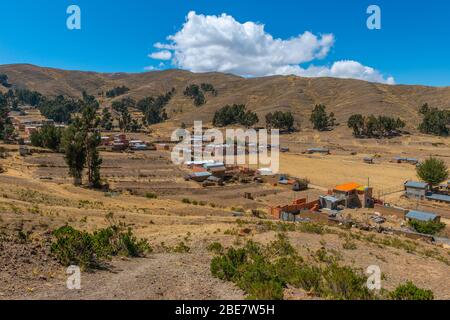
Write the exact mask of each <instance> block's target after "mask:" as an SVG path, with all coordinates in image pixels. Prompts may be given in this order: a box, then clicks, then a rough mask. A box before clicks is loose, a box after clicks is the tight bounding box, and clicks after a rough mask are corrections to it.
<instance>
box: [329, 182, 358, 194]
mask: <svg viewBox="0 0 450 320" xmlns="http://www.w3.org/2000/svg"><path fill="white" fill-rule="evenodd" d="M359 187H361V185H359V184H357V183H354V182H350V183H346V184H342V185H340V186H336V187H335V188H334V190H337V191H342V192H349V191H352V190H355V189H358V188H359Z"/></svg>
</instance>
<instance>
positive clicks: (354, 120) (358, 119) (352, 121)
mask: <svg viewBox="0 0 450 320" xmlns="http://www.w3.org/2000/svg"><path fill="white" fill-rule="evenodd" d="M364 120H365V119H364V117H363V116H362V115H361V114H353V115H351V116H350V118H348V121H347V126H348V127H349V128H351V129H352V130H353V135H354V136H355V137H361V136H362V135H363V133H364Z"/></svg>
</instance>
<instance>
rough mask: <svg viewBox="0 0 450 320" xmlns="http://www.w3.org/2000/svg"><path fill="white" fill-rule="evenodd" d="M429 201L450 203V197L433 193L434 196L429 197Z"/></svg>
mask: <svg viewBox="0 0 450 320" xmlns="http://www.w3.org/2000/svg"><path fill="white" fill-rule="evenodd" d="M427 199H430V200H436V201H444V202H449V203H450V196H446V195H444V194H437V193H433V194H432V195H429V196H427Z"/></svg>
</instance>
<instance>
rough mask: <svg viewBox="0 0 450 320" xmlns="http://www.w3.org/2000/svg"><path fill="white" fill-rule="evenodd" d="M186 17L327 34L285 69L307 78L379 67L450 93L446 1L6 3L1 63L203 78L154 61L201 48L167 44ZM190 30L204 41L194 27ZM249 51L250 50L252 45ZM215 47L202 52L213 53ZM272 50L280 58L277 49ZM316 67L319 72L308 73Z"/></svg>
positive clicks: (291, 33) (1, 12)
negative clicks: (161, 47) (372, 15)
mask: <svg viewBox="0 0 450 320" xmlns="http://www.w3.org/2000/svg"><path fill="white" fill-rule="evenodd" d="M71 4H76V5H78V6H79V7H80V8H81V13H82V14H81V18H82V29H81V30H74V31H70V30H68V29H67V28H66V19H67V16H68V15H67V14H66V9H67V7H68V6H69V5H71ZM371 4H377V5H379V6H380V8H381V10H382V29H381V30H369V29H368V28H367V27H366V19H367V17H368V15H367V14H366V9H367V7H368V6H369V5H371ZM190 11H195V12H196V14H197V18H198V17H201V15H205V16H209V15H211V16H212V15H215V16H217V15H220V14H222V13H226V14H227V15H229V17H230V18H231V17H232V19H234V21H235V22H236V26H237V28H238V27H239V26H240V24H241V23H244V22H247V21H251V22H253V23H255V25H257V24H264V26H265V28H264V31H265V33H266V34H270V35H271V36H272V37H273V38H275V39H278V38H279V39H283V40H285V41H288V40H289V39H292V38H294V37H298V36H299V35H302V34H304V33H305V32H306V31H309V32H311V33H312V34H313V35H314V36H315V37H317V39H319V40H320V39H321V37H322V36H323V35H324V34H332V35H333V44H332V45H330V46H329V48H328V49H329V50H328V51H327V54H325V55H323V56H320V57H319V55H317V56H315V57H314V58H311V59H303V60H302V59H300V60H301V61H300V60H299V61H298V62H299V63H298V65H299V68H300V69H299V68H297V66H296V65H297V63H296V62H292V61H291V62H289V63H288V64H289V67H292V64H294V67H295V68H297V69H299V70H300V71H299V72H300V74H301V75H303V74H310V73H311V74H314V73H318V72H319V71H320V70H321V71H320V72H325V74H326V75H328V74H331V75H333V73H331V71H330V70H332V67H333V64H334V63H335V62H337V61H347V60H352V61H356V62H358V64H360V67H362V66H368V67H372V68H374V69H375V70H376V72H377V75H378V76H380V77H382V79H383V80H386V79H388V78H389V77H393V78H395V83H397V84H426V85H437V86H450V59H449V57H450V41H449V40H450V22H448V21H450V2H448V1H444V0H429V1H407V0H371V1H365V0H342V1H335V0H329V1H309V0H308V1H301V0H276V1H273V0H272V1H268V0H259V1H256V0H214V1H213V0H170V1H153V0H127V1H122V0H114V1H111V0H71V1H66V0H58V1H54V0H42V1H38V0H34V1H32V0H15V1H2V2H1V3H0V30H1V31H0V64H9V63H32V64H37V65H41V66H49V67H57V68H63V69H71V70H89V71H101V72H119V71H123V72H143V71H144V68H146V67H147V68H148V67H150V68H151V67H154V68H163V69H164V68H173V67H181V68H185V69H191V70H194V71H196V70H203V69H204V68H205V65H204V64H202V65H201V66H199V63H200V62H204V61H200V62H199V61H193V62H192V61H191V60H192V59H191V58H195V57H188V58H189V59H185V60H186V61H185V62H184V63H179V64H177V63H176V62H172V61H171V60H155V59H151V58H149V57H148V55H149V54H150V53H154V52H158V49H156V48H154V44H155V43H157V42H161V43H165V44H171V45H172V46H175V47H176V48H175V49H173V51H171V53H172V55H171V56H172V57H175V56H176V55H178V57H180V56H183V57H185V55H189V52H191V54H192V52H195V51H192V50H191V49H192V48H191V47H189V46H197V45H198V43H194V44H192V43H191V44H184V45H181V44H180V43H181V42H182V41H186V37H185V38H182V37H179V39H178V41H180V43H173V41H168V40H166V38H167V36H169V35H174V34H176V33H177V32H179V31H180V30H181V29H182V28H183V24H184V23H185V21H186V17H187V15H188V13H189V12H190ZM199 19H200V18H199ZM197 20H198V19H197ZM205 21H206V20H205ZM197 22H198V23H200V22H201V20H198V21H197ZM194 27H195V28H197V29H195V30H198V32H200V33H201V30H202V29H201V28H198V25H196V26H194ZM211 28H215V25H212V26H211ZM214 30H215V29H214ZM191 32H192V30H191ZM191 35H192V33H191V34H189V33H188V34H186V35H185V36H191ZM211 37H212V38H211V39H209V40H211V41H212V42H215V38H214V35H212V36H211ZM209 40H208V41H209ZM244 41H246V40H245V39H244ZM255 41H256V40H255ZM248 43H249V45H252V42H251V41H250V42H248ZM255 43H256V42H255ZM210 45H211V44H208V47H207V48H206V49H208V50H209V48H212V47H211V46H210ZM221 45H223V44H221ZM227 45H228V44H227ZM235 45H236V46H239V45H240V44H239V43H237V44H235ZM274 45H275V46H276V44H274ZM186 46H188V47H186ZM206 49H205V48H202V50H206ZM226 49H228V48H226ZM275 49H276V50H275V51H276V54H277V55H278V54H279V53H280V52H279V50H281V49H280V48H275ZM318 49H320V46H319V47H318ZM230 50H231V51H230V52H232V53H233V54H234V53H236V52H237V51H239V54H242V51H241V50H240V49H239V50H238V49H236V48H234V49H233V48H230ZM236 50H237V51H236ZM249 50H250V51H251V49H249ZM272 51H273V50H272ZM272 51H270V52H265V53H263V54H262V55H263V57H261V60H258V61H265V60H264V59H267V58H270V57H271V54H274V53H273V52H272ZM284 54H286V57H285V58H283V59H284V60H286V61H287V60H290V54H291V52H284V53H282V55H284ZM205 57H206V58H208V59H209V58H211V59H213V60H214V59H215V60H214V61H215V62H214V63H213V62H212V63H211V64H208V66H209V68H212V69H214V68H216V69H220V70H221V71H222V70H237V72H235V73H239V72H240V71H241V70H242V66H235V67H233V68H234V69H233V68H232V69H226V67H225V66H223V65H220V62H218V61H219V60H221V59H222V58H223V57H220V56H218V57H216V56H214V54H213V53H208V55H207V56H202V57H201V58H202V59H205ZM236 59H238V60H239V59H240V58H239V57H238V58H236ZM283 59H282V60H283ZM188 60H189V62H188ZM256 60H257V59H255V61H256ZM294 60H295V59H294ZM231 62H234V60H233V61H231ZM161 63H163V65H162V64H161ZM283 63H284V62H282V63H281V66H276V67H274V68H272V69H270V70H266V69H264V70H257V71H255V70H253V69H252V70H251V71H249V70H247V69H246V68H244V69H245V70H242V73H245V75H247V74H248V75H250V76H251V75H259V74H260V73H267V72H275V73H278V72H280V71H279V70H282V69H283V68H284V67H285V66H284V65H283ZM311 65H312V66H314V67H320V68H322V69H320V70H319V71H317V70H316V69H308V67H310V66H311ZM345 67H346V66H345ZM224 68H225V69H224ZM255 68H257V66H256V67H255ZM284 69H286V68H284ZM284 69H283V70H284ZM208 70H209V69H208ZM289 70H290V68H289ZM253 71H255V72H254V73H252V72H253ZM266 71H267V72H266ZM286 72H288V71H286ZM321 74H322V73H321ZM336 74H340V73H339V72H338V73H336ZM355 77H358V76H355Z"/></svg>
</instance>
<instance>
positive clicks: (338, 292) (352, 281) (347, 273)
mask: <svg viewBox="0 0 450 320" xmlns="http://www.w3.org/2000/svg"><path fill="white" fill-rule="evenodd" d="M320 291H321V296H324V297H326V298H329V299H335V300H370V299H373V298H374V295H373V293H372V292H371V291H369V289H368V288H367V278H366V277H365V276H363V275H359V274H357V273H356V272H355V271H354V270H352V269H351V268H350V267H342V266H339V265H337V264H336V263H332V264H330V265H328V266H327V267H326V268H325V269H324V270H323V281H322V285H321V288H320Z"/></svg>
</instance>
